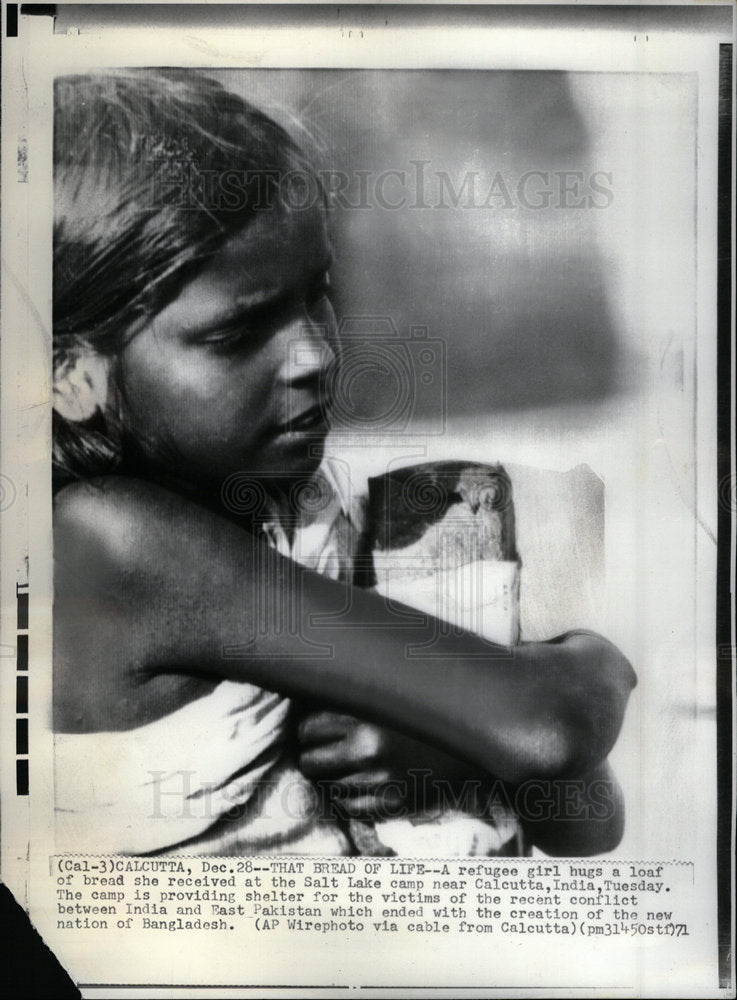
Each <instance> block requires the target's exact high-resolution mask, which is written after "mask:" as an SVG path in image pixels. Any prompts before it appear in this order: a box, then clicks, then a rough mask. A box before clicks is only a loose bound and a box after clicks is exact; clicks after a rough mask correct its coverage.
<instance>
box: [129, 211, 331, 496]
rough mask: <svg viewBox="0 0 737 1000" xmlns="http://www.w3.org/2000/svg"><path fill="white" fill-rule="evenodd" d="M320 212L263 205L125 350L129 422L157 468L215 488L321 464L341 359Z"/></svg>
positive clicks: (304, 470)
mask: <svg viewBox="0 0 737 1000" xmlns="http://www.w3.org/2000/svg"><path fill="white" fill-rule="evenodd" d="M329 266H330V249H329V242H328V237H327V231H326V220H325V215H324V212H323V211H322V210H321V209H318V208H315V209H314V210H306V211H301V212H293V213H291V214H283V215H282V214H279V215H278V216H277V217H276V220H275V213H274V212H273V211H265V212H264V213H263V215H260V216H258V217H257V218H256V220H255V221H254V222H253V223H252V224H251V225H250V226H249V227H248V228H247V229H244V230H242V231H240V232H238V233H236V234H235V235H234V236H233V237H231V238H230V239H228V241H227V242H226V243H224V244H223V246H222V247H221V248H220V249H219V250H218V251H217V252H216V253H215V255H214V257H213V258H212V259H211V260H210V261H209V262H208V263H207V265H206V266H205V267H204V269H203V270H201V271H200V272H199V273H198V274H197V275H196V277H194V278H193V279H192V280H191V281H190V282H189V283H188V284H186V285H184V287H183V288H182V289H181V291H180V293H179V295H178V296H177V297H176V298H175V299H174V300H172V301H171V302H170V303H169V304H168V305H167V306H166V307H165V308H164V309H163V310H162V311H161V312H159V313H158V314H157V315H156V316H154V317H153V319H152V320H151V322H150V323H149V324H148V325H147V326H146V327H145V328H144V329H143V330H142V331H141V332H140V333H138V334H137V335H136V336H135V337H134V338H133V339H132V340H131V341H130V342H129V343H128V344H127V346H126V347H125V348H124V350H123V352H122V354H121V356H120V370H119V372H120V385H121V388H122V392H123V395H124V405H125V410H126V423H127V425H128V427H129V429H130V430H131V431H132V433H133V435H134V437H135V438H136V439H137V440H138V441H139V442H140V444H141V446H142V447H143V450H144V453H145V455H146V458H147V460H148V462H149V464H150V466H151V468H152V469H154V470H155V471H156V472H163V473H164V474H166V475H167V476H169V477H171V476H172V475H173V476H175V477H176V478H177V479H178V480H180V481H182V482H186V483H196V484H199V485H204V484H207V485H208V486H210V487H213V486H214V487H219V486H220V485H221V484H222V482H223V480H224V479H225V478H227V477H228V476H229V475H231V474H232V473H234V472H246V473H249V474H253V475H256V476H257V475H264V474H265V476H267V477H271V476H278V477H286V478H289V477H293V476H294V475H295V474H305V473H309V472H312V471H313V470H314V469H315V468H317V466H318V465H319V463H320V460H321V457H322V451H323V446H324V441H325V436H326V434H327V430H328V426H327V417H326V409H327V406H328V404H329V400H326V399H324V398H321V388H322V385H323V384H324V381H325V380H324V375H325V372H326V370H327V368H328V366H329V365H331V364H332V363H333V362H334V360H335V356H334V353H333V351H332V349H331V347H330V343H329V341H330V340H331V338H332V337H333V336H334V334H335V314H334V313H333V309H332V306H331V305H330V302H329V300H328V298H327V271H328V268H329Z"/></svg>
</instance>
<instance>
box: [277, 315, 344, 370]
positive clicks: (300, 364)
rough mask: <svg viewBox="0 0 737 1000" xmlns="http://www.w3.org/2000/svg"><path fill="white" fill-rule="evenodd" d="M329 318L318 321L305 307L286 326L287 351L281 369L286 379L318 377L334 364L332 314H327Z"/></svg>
mask: <svg viewBox="0 0 737 1000" xmlns="http://www.w3.org/2000/svg"><path fill="white" fill-rule="evenodd" d="M325 320H326V321H325V322H317V321H316V320H315V319H314V318H313V317H311V316H310V314H309V313H308V311H307V309H303V310H302V315H301V316H300V317H299V319H298V320H296V321H295V322H294V323H292V324H290V326H289V328H288V329H287V330H285V334H286V336H285V340H286V344H285V355H284V363H283V365H282V368H281V373H280V377H281V380H282V381H283V382H287V383H289V384H293V383H295V382H302V381H303V380H307V381H315V380H316V379H318V378H319V377H320V376H321V375H324V374H326V373H327V371H328V370H329V369H330V367H331V365H333V363H334V362H335V351H334V350H333V348H332V347H331V345H330V338H331V336H332V334H333V330H332V328H331V326H332V324H331V322H330V317H327V316H326V317H325Z"/></svg>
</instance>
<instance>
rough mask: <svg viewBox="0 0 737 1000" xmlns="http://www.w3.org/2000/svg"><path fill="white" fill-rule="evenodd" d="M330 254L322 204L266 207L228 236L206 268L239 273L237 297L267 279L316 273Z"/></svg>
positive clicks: (228, 274) (229, 275)
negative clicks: (298, 207)
mask: <svg viewBox="0 0 737 1000" xmlns="http://www.w3.org/2000/svg"><path fill="white" fill-rule="evenodd" d="M329 256H330V244H329V239H328V229H327V218H326V215H325V211H324V210H323V209H322V208H312V209H304V210H300V211H296V210H290V211H274V210H267V211H264V212H263V213H259V214H257V215H256V217H255V219H254V220H253V221H252V222H251V223H250V224H249V225H248V226H246V227H245V228H243V229H241V230H239V231H238V232H236V233H235V234H234V235H233V236H231V237H230V238H229V239H228V240H227V241H226V242H225V243H224V244H223V245H222V247H221V248H220V249H219V250H218V251H217V252H216V253H215V256H214V258H213V260H212V263H211V264H210V265H209V266H208V267H207V268H206V269H205V273H207V272H211V273H210V276H211V277H213V278H217V277H218V276H222V277H223V278H224V279H227V278H232V277H237V278H238V283H239V291H238V293H237V295H238V298H239V299H247V298H248V295H249V294H250V292H252V291H257V290H258V286H259V285H261V284H262V283H264V282H265V283H266V284H268V285H269V286H271V285H273V284H274V283H281V281H283V280H286V281H294V280H298V279H299V276H300V274H301V273H302V272H309V273H310V274H311V273H314V271H315V269H316V268H317V267H319V266H320V262H321V261H323V260H324V261H327V260H328V258H329Z"/></svg>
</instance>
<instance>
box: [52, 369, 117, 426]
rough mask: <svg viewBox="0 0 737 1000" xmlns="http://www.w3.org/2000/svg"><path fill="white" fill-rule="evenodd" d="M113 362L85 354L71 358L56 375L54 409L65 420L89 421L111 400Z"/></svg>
mask: <svg viewBox="0 0 737 1000" xmlns="http://www.w3.org/2000/svg"><path fill="white" fill-rule="evenodd" d="M109 375H110V361H109V359H108V358H103V357H101V356H100V355H99V354H93V353H92V352H84V353H81V354H78V355H77V356H76V357H74V358H71V359H69V360H68V361H67V362H66V364H64V365H63V366H61V367H60V368H59V370H58V371H57V372H56V374H55V375H54V409H55V410H56V411H57V413H59V414H60V415H61V416H62V417H64V419H65V420H72V421H75V422H79V421H83V420H89V419H90V417H93V416H94V415H95V413H96V412H97V410H98V409H99V410H102V411H103V412H104V410H105V407H106V405H107V401H108V388H109Z"/></svg>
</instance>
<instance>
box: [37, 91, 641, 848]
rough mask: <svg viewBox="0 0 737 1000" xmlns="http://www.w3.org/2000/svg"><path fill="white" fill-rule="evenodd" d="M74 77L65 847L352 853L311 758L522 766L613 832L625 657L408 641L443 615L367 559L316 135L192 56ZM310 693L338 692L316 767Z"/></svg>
mask: <svg viewBox="0 0 737 1000" xmlns="http://www.w3.org/2000/svg"><path fill="white" fill-rule="evenodd" d="M55 100H56V124H55V151H54V156H55V165H54V169H55V206H56V222H55V236H54V240H55V243H54V471H55V479H56V499H55V524H54V531H55V562H56V581H55V595H56V596H55V614H54V620H55V638H54V642H55V662H54V692H55V698H54V727H55V732H56V754H57V756H56V762H57V769H56V803H57V809H58V816H59V825H58V831H57V833H58V837H59V845H58V846H59V849H62V850H63V849H64V848H65V847H66V848H67V849H73V850H75V851H82V850H88V851H95V852H96V853H100V852H103V851H104V852H108V851H110V852H115V851H117V852H124V851H125V852H136V853H144V852H153V851H167V852H172V851H186V852H188V853H192V854H204V853H210V852H217V853H224V854H236V853H261V854H267V853H274V852H277V851H288V852H291V853H321V854H336V853H345V852H348V851H351V850H355V849H356V845H355V843H351V842H350V840H349V839H348V838H347V837H346V834H345V830H344V829H343V827H342V826H341V824H340V823H338V822H337V821H336V820H335V817H334V815H333V814H332V813H331V810H329V809H319V808H316V807H315V801H314V786H313V785H312V784H311V783H310V782H309V781H308V780H307V778H306V777H305V776H304V774H303V773H302V772H307V774H308V775H313V776H317V775H319V776H320V777H322V778H329V779H330V782H331V784H330V786H329V787H331V788H333V789H335V788H338V789H339V790H340V791H341V793H342V794H343V795H344V798H345V801H344V802H343V805H344V807H345V809H346V811H347V812H348V813H349V814H350V813H351V810H352V811H353V812H358V811H360V810H364V809H365V808H366V806H367V804H368V805H371V804H372V803H373V804H374V805H375V806H376V805H377V800H376V798H375V795H376V794H377V791H378V786H380V785H381V784H382V780H383V779H385V778H388V777H397V776H398V775H404V776H406V772H407V769H408V768H409V767H414V768H415V769H423V768H429V769H430V770H432V771H433V773H434V774H436V775H438V774H440V775H446V774H448V775H453V776H454V777H458V776H461V775H463V776H466V777H470V778H474V779H478V778H479V776H480V775H483V778H484V780H488V781H490V782H491V781H497V782H501V783H503V787H505V788H509V789H512V790H514V789H518V788H520V787H521V786H524V787H525V799H526V802H527V806H528V810H529V813H530V815H531V816H534V817H535V818H536V819H537V822H528V823H527V824H526V828H527V829H528V836H530V837H531V838H532V839H533V840H534V842H535V843H537V844H539V845H540V846H541V847H542V848H543V849H545V850H547V851H549V852H551V853H559V854H563V853H569V854H580V853H596V852H600V851H603V850H608V849H611V848H612V847H613V846H615V844H616V843H617V842H618V839H619V836H620V835H621V829H622V809H621V797H620V794H619V790H618V786H617V785H616V782H615V781H614V779H613V776H612V775H611V774H610V772H609V770H608V765H607V764H606V756H607V754H608V752H609V750H610V748H611V747H612V745H613V743H614V741H615V739H616V737H617V735H618V732H619V729H620V726H621V722H622V717H623V713H624V709H625V705H626V702H627V698H628V696H629V692H630V690H631V688H632V686H633V683H634V677H633V673H632V670H631V668H630V666H629V664H628V663H627V662H626V660H625V659H624V657H622V655H621V654H620V653H619V652H618V651H617V650H616V649H615V648H614V647H613V646H612V645H611V644H610V643H608V642H607V641H606V640H604V639H602V638H601V637H598V636H596V635H593V634H590V633H581V632H577V633H572V634H568V635H566V636H562V637H559V638H558V639H556V640H554V641H552V642H548V643H529V644H525V645H522V646H520V647H516V648H515V649H509V650H501V649H500V650H492V651H491V652H493V653H496V654H497V655H493V656H491V657H490V656H489V653H490V650H489V644H488V643H486V642H483V641H482V640H480V639H479V638H478V637H476V636H474V635H473V634H472V633H456V634H454V635H450V636H444V637H442V638H441V639H440V640H438V639H437V638H435V642H434V646H433V656H432V657H431V658H430V657H428V658H427V659H422V658H413V659H412V660H411V661H410V660H409V659H408V657H407V649H408V646H410V645H412V646H417V645H419V644H422V643H426V642H428V641H429V639H430V638H434V637H435V628H434V623H433V622H432V621H429V620H427V619H424V621H422V622H421V623H418V622H420V619H418V618H417V617H415V618H414V619H412V620H411V621H410V623H409V624H408V620H406V619H404V620H401V621H398V619H397V615H396V613H395V612H394V611H393V610H392V609H391V608H389V607H387V606H386V604H385V603H384V601H383V600H382V599H381V598H379V597H378V596H377V595H374V594H370V593H366V592H363V591H361V590H358V589H355V588H353V587H351V585H350V580H351V556H352V554H353V551H354V549H355V542H356V539H357V537H358V535H359V531H360V524H358V523H357V519H358V514H357V511H356V510H355V509H354V510H351V509H349V506H350V505H349V504H348V503H347V502H346V500H345V497H344V495H342V491H341V487H340V484H339V483H338V482H337V481H336V478H335V476H334V474H333V472H332V471H331V468H330V466H329V465H325V464H323V465H322V467H321V462H322V457H323V448H324V441H325V437H326V434H327V431H328V424H327V412H328V410H329V400H328V399H326V398H325V392H324V387H325V385H326V384H329V383H330V379H329V378H328V377H327V375H328V373H330V372H331V371H332V370H333V366H334V363H335V344H334V333H335V317H334V315H333V312H332V308H331V306H330V302H329V298H328V277H327V276H328V270H329V266H330V253H331V249H330V241H329V237H328V230H327V212H326V199H325V197H324V195H323V192H322V189H321V186H320V183H319V179H318V177H317V175H316V174H315V172H314V170H313V168H312V167H311V166H310V164H309V163H308V162H307V161H306V159H305V157H304V156H303V155H302V153H301V152H300V150H299V149H298V148H297V146H296V145H295V144H294V142H293V141H292V140H291V139H290V138H289V136H288V135H287V134H286V133H285V132H284V131H283V130H282V129H281V128H280V127H279V126H278V125H276V124H275V123H274V122H273V121H271V120H270V119H269V118H268V117H266V116H265V115H263V114H261V113H260V112H258V111H257V110H256V109H254V108H253V107H251V106H249V105H248V104H247V103H246V102H244V101H242V100H241V99H239V98H237V97H236V96H234V95H232V94H229V93H227V92H225V91H224V90H223V89H222V88H220V86H219V85H218V84H217V83H215V82H214V81H211V80H207V79H204V78H202V77H200V76H195V75H193V74H191V73H188V72H186V71H166V72H151V71H145V72H136V71H124V72H115V73H106V74H100V75H94V76H88V77H72V78H66V79H62V80H59V81H57V85H56V95H55ZM244 484H245V487H246V488H245V489H244ZM239 487H240V488H239ZM310 491H311V492H310ZM315 491H317V493H316V492H315ZM315 496H317V497H318V498H319V502H318V503H315V502H314V501H315ZM300 497H302V502H300ZM305 497H307V498H308V499H309V497H312V500H311V501H310V502H305V499H304V498H305ZM300 563H301V565H299V564H300ZM288 697H292V698H297V699H301V700H303V701H304V702H311V703H313V704H314V703H317V704H318V705H321V706H323V708H322V709H321V710H320V711H317V712H314V713H313V714H311V715H307V716H306V717H305V718H303V721H302V722H301V723H300V725H299V727H298V729H297V736H298V738H299V740H300V741H301V742H300V744H299V745H298V746H297V748H296V754H297V759H298V760H299V761H300V763H301V765H302V771H300V770H299V769H297V767H296V766H295V765H294V763H293V760H294V754H293V747H291V746H290V741H291V736H293V733H292V731H291V727H290V726H289V725H288V712H289V701H288ZM345 712H355V713H357V714H358V715H360V716H361V717H362V718H363V719H365V720H368V721H366V722H359V721H358V720H356V719H353V718H352V717H350V716H347V715H345V714H344V713H345ZM386 727H388V728H386ZM400 760H403V761H404V765H403V766H402V768H401V769H400V768H399V764H398V762H399V761H400ZM570 778H573V779H576V781H577V782H578V784H577V785H576V787H578V788H579V789H583V790H579V792H578V793H577V794H578V796H579V801H578V808H577V809H574V810H572V811H571V810H569V811H568V812H566V813H565V814H564V813H563V812H561V811H560V809H559V808H558V807H556V806H555V805H553V806H551V803H555V802H556V801H557V802H559V801H560V798H561V797H560V796H556V794H555V791H556V789H557V788H559V787H560V782H564V781H565V780H566V779H570ZM579 779H586V780H585V781H580V780H579ZM601 782H605V783H606V787H607V788H608V789H609V796H608V797H609V803H610V806H611V808H609V809H608V810H607V811H606V815H605V816H604V818H603V819H599V820H597V819H596V818H592V810H591V808H590V807H591V806H592V804H593V803H594V802H595V800H596V795H597V794H600V788H601ZM597 783H598V785H597ZM399 787H401V786H399ZM594 787H597V788H598V792H597V793H595V792H591V789H592V788H594ZM569 805H570V803H569ZM587 817H588V818H587ZM582 819H583V820H585V821H582ZM507 839H509V838H508V837H507ZM502 840H503V838H502V837H500V838H499V843H498V844H497V845H496V846H497V848H498V849H500V850H501V849H502V848H503V846H504V845H503V843H502Z"/></svg>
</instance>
